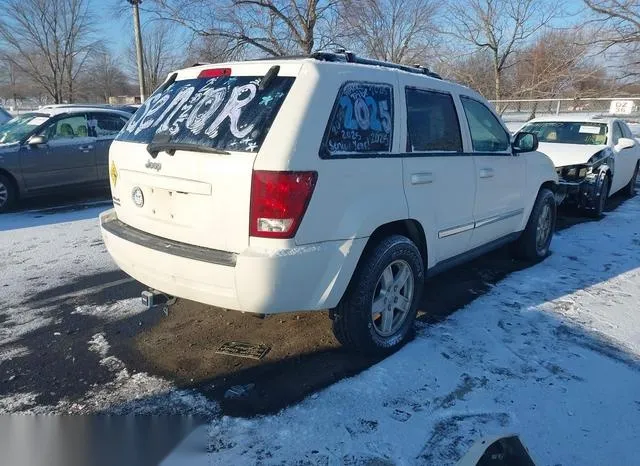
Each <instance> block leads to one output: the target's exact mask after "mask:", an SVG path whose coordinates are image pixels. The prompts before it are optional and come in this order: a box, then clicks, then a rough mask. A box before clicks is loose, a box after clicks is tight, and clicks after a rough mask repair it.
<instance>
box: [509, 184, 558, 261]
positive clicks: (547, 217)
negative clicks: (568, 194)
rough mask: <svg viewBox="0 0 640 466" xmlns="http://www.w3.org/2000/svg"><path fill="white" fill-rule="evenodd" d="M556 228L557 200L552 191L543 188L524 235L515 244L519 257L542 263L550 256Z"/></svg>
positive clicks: (515, 250)
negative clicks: (550, 247)
mask: <svg viewBox="0 0 640 466" xmlns="http://www.w3.org/2000/svg"><path fill="white" fill-rule="evenodd" d="M555 227H556V198H555V195H554V194H553V192H552V191H551V190H550V189H547V188H542V189H541V190H540V192H539V193H538V197H537V198H536V202H535V204H534V205H533V209H532V210H531V215H530V216H529V221H528V222H527V226H526V227H525V229H524V231H523V232H522V235H521V236H520V238H518V240H517V241H516V243H515V244H514V252H515V255H516V256H517V257H519V258H520V259H524V260H526V261H529V262H534V263H535V262H540V261H541V260H543V259H544V258H545V257H547V255H548V254H549V245H550V244H551V238H552V237H553V231H554V230H555Z"/></svg>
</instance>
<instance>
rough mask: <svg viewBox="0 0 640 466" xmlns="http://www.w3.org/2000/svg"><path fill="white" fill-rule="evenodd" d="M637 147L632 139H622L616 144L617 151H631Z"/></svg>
mask: <svg viewBox="0 0 640 466" xmlns="http://www.w3.org/2000/svg"><path fill="white" fill-rule="evenodd" d="M635 145H636V142H635V141H634V140H633V139H630V138H620V139H618V144H616V150H623V149H631V148H632V147H634V146H635Z"/></svg>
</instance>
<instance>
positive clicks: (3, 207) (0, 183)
mask: <svg viewBox="0 0 640 466" xmlns="http://www.w3.org/2000/svg"><path fill="white" fill-rule="evenodd" d="M17 197H18V193H17V191H16V187H15V184H14V183H13V180H11V179H10V178H9V177H8V176H6V175H3V174H2V173H0V213H2V212H6V211H7V210H9V209H10V208H11V207H13V204H14V203H15V202H16V199H17Z"/></svg>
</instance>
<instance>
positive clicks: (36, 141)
mask: <svg viewBox="0 0 640 466" xmlns="http://www.w3.org/2000/svg"><path fill="white" fill-rule="evenodd" d="M46 143H47V138H46V136H31V137H30V138H29V139H27V144H28V145H30V146H32V147H37V146H40V145H42V144H46Z"/></svg>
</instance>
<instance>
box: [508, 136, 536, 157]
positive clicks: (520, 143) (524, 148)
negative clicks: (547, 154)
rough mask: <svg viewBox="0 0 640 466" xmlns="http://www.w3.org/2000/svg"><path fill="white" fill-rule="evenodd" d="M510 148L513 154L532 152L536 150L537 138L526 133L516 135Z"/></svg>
mask: <svg viewBox="0 0 640 466" xmlns="http://www.w3.org/2000/svg"><path fill="white" fill-rule="evenodd" d="M511 147H512V148H513V152H514V153H520V152H533V151H534V150H537V149H538V136H536V135H535V134H533V133H527V132H522V133H518V134H516V137H515V138H514V140H513V143H512V144H511Z"/></svg>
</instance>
